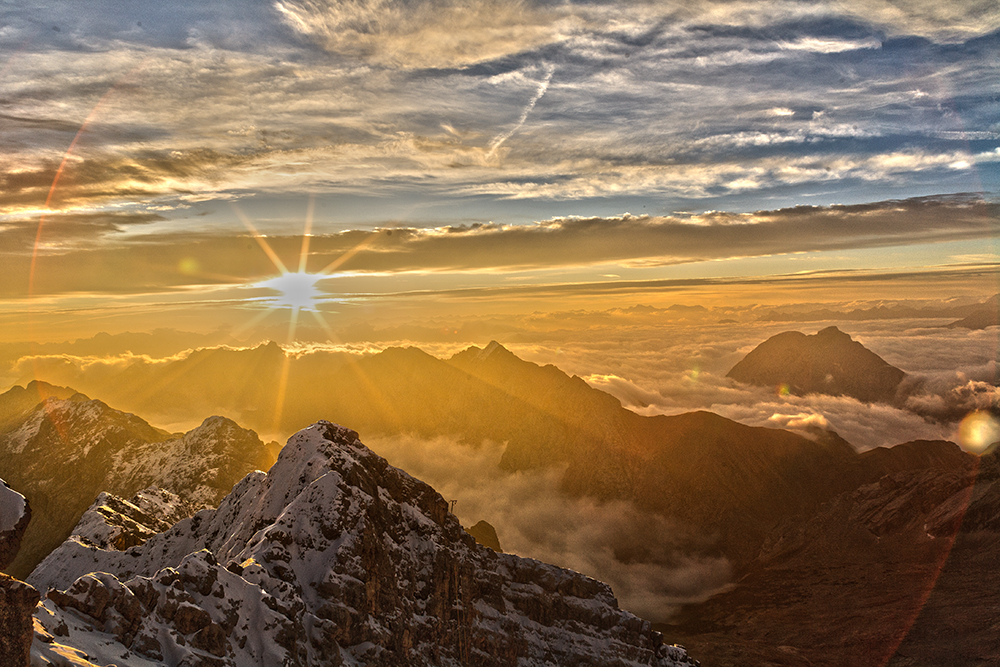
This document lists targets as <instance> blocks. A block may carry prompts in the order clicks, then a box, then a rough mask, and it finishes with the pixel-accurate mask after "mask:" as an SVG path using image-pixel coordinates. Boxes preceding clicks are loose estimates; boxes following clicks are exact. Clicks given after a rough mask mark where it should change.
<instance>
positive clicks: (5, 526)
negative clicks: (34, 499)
mask: <svg viewBox="0 0 1000 667" xmlns="http://www.w3.org/2000/svg"><path fill="white" fill-rule="evenodd" d="M30 520H31V508H30V507H29V506H28V502H27V501H26V500H25V499H24V496H22V495H21V494H20V493H17V492H16V491H14V490H12V489H11V488H10V487H9V486H7V483H6V482H4V481H3V480H2V479H0V568H2V567H7V565H8V564H10V562H11V561H13V560H14V556H16V555H17V550H18V547H20V545H21V537H22V536H23V535H24V531H25V529H26V528H27V527H28V522H29V521H30ZM37 603H38V591H36V590H35V589H34V588H32V587H31V586H29V585H27V584H25V583H24V582H22V581H18V580H17V579H15V578H13V577H9V576H7V575H5V574H0V667H25V666H26V665H27V664H28V649H29V648H30V647H31V640H32V637H33V632H32V620H31V612H32V611H34V609H35V605H36V604H37Z"/></svg>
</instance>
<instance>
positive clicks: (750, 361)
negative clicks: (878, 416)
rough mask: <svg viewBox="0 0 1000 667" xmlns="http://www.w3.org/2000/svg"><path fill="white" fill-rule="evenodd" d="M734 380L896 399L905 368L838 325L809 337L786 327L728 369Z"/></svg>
mask: <svg viewBox="0 0 1000 667" xmlns="http://www.w3.org/2000/svg"><path fill="white" fill-rule="evenodd" d="M727 377H731V378H733V379H734V380H738V381H740V382H745V383H747V384H754V385H759V386H764V387H775V388H779V387H782V388H784V389H787V391H789V392H790V393H792V394H800V395H801V394H810V393H817V394H830V395H833V396H852V397H854V398H856V399H858V400H859V401H864V402H866V403H873V402H881V403H893V402H894V401H895V400H896V398H897V397H896V393H897V389H898V387H899V383H900V382H902V381H903V378H905V377H906V373H904V372H903V371H901V370H900V369H898V368H896V367H895V366H891V365H889V364H888V363H886V362H885V360H883V359H882V358H881V357H880V356H878V355H877V354H875V353H874V352H872V351H870V350H868V349H867V348H865V346H863V345H862V344H861V343H858V342H857V341H853V340H851V337H850V336H849V335H848V334H845V333H844V332H842V331H841V330H840V329H838V328H837V327H827V328H826V329H823V330H821V331H820V332H819V333H816V334H813V335H812V336H807V335H806V334H803V333H800V332H798V331H786V332H784V333H780V334H777V335H776V336H771V337H770V338H768V339H767V340H766V341H764V342H763V343H761V344H760V345H758V346H757V347H756V348H754V349H753V350H752V351H751V352H750V353H749V354H747V356H746V357H744V358H743V360H742V361H740V362H739V363H737V364H736V365H735V366H733V368H732V369H731V370H730V371H729V373H728V374H727Z"/></svg>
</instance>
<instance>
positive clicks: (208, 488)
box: [0, 383, 274, 578]
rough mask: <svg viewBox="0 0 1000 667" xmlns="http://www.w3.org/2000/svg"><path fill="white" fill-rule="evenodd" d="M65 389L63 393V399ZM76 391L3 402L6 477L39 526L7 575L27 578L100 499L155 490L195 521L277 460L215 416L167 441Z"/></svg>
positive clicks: (37, 390) (14, 392)
mask: <svg viewBox="0 0 1000 667" xmlns="http://www.w3.org/2000/svg"><path fill="white" fill-rule="evenodd" d="M57 390H58V391H57ZM69 391H71V390H66V389H60V388H51V387H48V386H43V385H42V384H41V383H37V384H36V385H34V386H33V387H30V388H28V389H21V388H20V387H15V388H14V389H11V390H10V391H8V392H6V393H5V394H3V395H2V396H0V413H2V414H5V415H8V421H6V422H5V424H6V425H5V426H4V427H3V428H0V470H2V471H3V472H4V475H5V476H6V479H7V480H8V481H9V482H10V483H11V484H12V485H13V486H14V487H15V488H17V489H18V490H20V491H21V492H22V493H24V495H25V496H26V497H27V498H28V499H29V500H30V501H31V506H32V508H33V510H34V517H33V519H32V522H31V524H30V525H29V526H28V529H27V531H26V532H25V535H24V540H23V543H22V545H21V550H20V552H19V553H18V556H17V558H16V559H15V560H14V562H13V563H12V564H10V566H9V570H8V571H9V573H10V574H12V575H14V576H18V577H22V578H26V577H27V576H28V574H29V573H30V572H31V570H32V569H33V568H34V566H35V565H36V564H37V563H38V562H39V561H40V560H41V559H42V558H43V557H44V556H45V555H46V554H48V553H49V552H50V551H51V550H52V549H54V548H55V547H56V546H58V545H59V544H60V543H61V542H62V541H63V540H64V539H66V538H67V537H68V536H69V533H70V531H71V530H72V528H73V526H74V525H75V524H76V523H77V521H78V520H79V519H80V517H81V515H82V514H83V512H84V511H85V510H86V509H87V508H88V507H89V506H90V505H91V503H93V502H94V498H96V497H97V495H98V494H99V493H101V492H105V491H106V492H109V493H112V494H115V495H118V496H122V497H125V498H129V497H131V496H133V495H134V494H136V493H137V492H138V491H140V490H141V489H145V488H147V487H149V486H157V487H160V488H164V489H167V490H169V491H172V492H174V493H177V494H179V495H180V496H181V497H183V499H184V503H185V506H186V508H187V510H188V512H189V513H192V512H194V511H195V510H197V509H200V508H203V507H208V506H214V505H217V504H218V502H219V501H220V500H221V499H222V498H223V497H224V496H225V495H226V494H227V493H228V492H229V490H230V489H232V486H233V484H235V483H236V482H237V481H239V480H240V479H241V478H242V477H243V476H244V475H246V474H247V473H248V472H250V471H251V470H255V469H261V468H263V469H266V468H268V467H270V465H271V463H272V462H273V460H274V459H273V457H272V454H271V453H270V452H269V451H268V449H267V447H266V446H265V445H264V444H263V443H262V442H261V441H260V439H259V438H258V437H257V435H256V434H255V433H254V432H253V431H249V430H247V429H243V428H241V427H239V426H238V425H237V424H236V423H235V422H233V421H231V420H228V419H225V418H222V417H210V418H208V419H206V420H205V421H204V423H202V425H201V426H199V427H198V428H196V429H193V430H192V431H190V432H188V433H185V434H178V435H170V434H168V433H166V432H164V431H161V430H159V429H156V428H154V427H152V426H150V425H149V424H148V423H146V422H145V421H143V420H142V419H140V418H139V417H136V416H135V415H131V414H128V413H125V412H121V411H119V410H115V409H113V408H110V407H109V406H107V405H106V404H104V403H102V402H101V401H96V400H90V399H89V398H87V397H86V396H83V395H82V394H73V395H72V396H71V397H70V398H67V399H61V398H56V397H49V398H46V399H45V400H43V401H41V402H38V401H37V400H35V402H34V404H33V405H32V407H30V408H28V407H26V406H27V405H28V404H29V403H31V400H32V397H34V398H35V399H37V397H38V395H39V394H55V395H65V394H66V393H68V392H69Z"/></svg>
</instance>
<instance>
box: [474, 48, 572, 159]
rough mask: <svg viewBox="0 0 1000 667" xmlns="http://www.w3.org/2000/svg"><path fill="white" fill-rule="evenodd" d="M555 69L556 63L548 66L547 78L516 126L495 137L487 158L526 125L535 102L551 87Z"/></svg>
mask: <svg viewBox="0 0 1000 667" xmlns="http://www.w3.org/2000/svg"><path fill="white" fill-rule="evenodd" d="M555 71H556V68H555V65H548V66H546V68H545V78H544V79H542V80H541V82H539V84H538V90H536V91H535V94H534V96H533V97H532V98H531V100H530V101H529V102H528V104H527V106H525V107H524V110H523V111H521V117H520V118H518V119H517V123H515V124H514V127H512V128H510V129H509V130H507V131H506V132H503V133H501V134H498V135H497V136H495V137H493V141H491V142H490V152H489V153H487V154H486V159H487V160H489V159H491V158H492V157H493V156H494V155H496V152H497V149H498V148H500V146H501V145H503V142H505V141H507V140H508V139H510V138H511V136H512V135H513V134H514V133H515V132H517V131H518V130H520V129H521V126H522V125H524V121H526V120H528V114H529V113H531V110H532V109H534V108H535V104H537V103H538V100H540V99H542V95H544V94H545V91H546V90H548V89H549V82H550V81H552V73H553V72H555Z"/></svg>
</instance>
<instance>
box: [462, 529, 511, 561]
mask: <svg viewBox="0 0 1000 667" xmlns="http://www.w3.org/2000/svg"><path fill="white" fill-rule="evenodd" d="M465 530H466V532H467V533H469V535H472V537H473V538H474V539H475V540H476V542H478V543H479V544H482V545H483V546H484V547H489V548H490V549H493V551H496V552H497V553H498V554H500V553H503V549H501V548H500V538H499V537H497V529H496V528H494V527H493V526H492V525H490V524H489V523H487V522H485V521H480V522H479V523H477V524H476V525H474V526H471V527H469V528H466V529H465Z"/></svg>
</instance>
